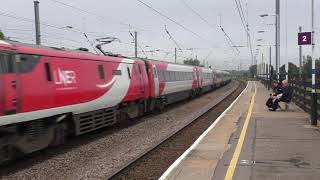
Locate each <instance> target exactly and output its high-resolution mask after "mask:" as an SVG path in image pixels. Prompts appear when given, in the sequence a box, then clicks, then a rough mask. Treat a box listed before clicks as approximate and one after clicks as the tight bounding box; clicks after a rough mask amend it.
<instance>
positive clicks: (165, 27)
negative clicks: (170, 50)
mask: <svg viewBox="0 0 320 180" xmlns="http://www.w3.org/2000/svg"><path fill="white" fill-rule="evenodd" d="M164 29H165V31H166V33H167V34H168V36H169V38H170V39H171V40H172V41H173V42H174V43H175V45H176V46H177V48H178V49H179V50H180V51H181V52H182V49H181V46H180V45H179V44H178V42H177V41H176V40H175V39H174V38H173V37H172V35H171V34H170V32H169V31H168V29H167V26H164Z"/></svg>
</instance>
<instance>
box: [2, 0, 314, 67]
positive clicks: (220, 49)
mask: <svg viewBox="0 0 320 180" xmlns="http://www.w3.org/2000/svg"><path fill="white" fill-rule="evenodd" d="M57 1H60V2H64V3H65V4H67V5H71V6H73V7H75V8H71V7H68V6H66V5H63V4H60V3H58V2H57ZM142 1H143V2H145V3H147V4H149V5H150V6H152V7H153V8H154V9H156V10H158V11H160V12H161V13H163V14H164V15H166V16H168V17H169V18H171V19H173V20H174V21H176V22H178V23H180V24H181V25H183V26H184V27H186V29H188V30H189V31H188V30H186V29H183V28H182V27H180V26H178V25H176V24H175V23H173V22H171V21H169V20H168V19H166V18H164V17H161V16H160V15H159V14H157V13H155V12H154V11H152V10H151V9H149V8H147V7H146V6H144V5H142V4H141V3H140V2H139V1H138V0H113V1H112V0H105V1H102V0H90V1H89V0H40V16H41V22H42V25H41V35H42V42H43V43H42V44H43V45H48V46H58V47H60V46H63V47H68V48H77V47H87V48H89V49H90V44H89V43H88V42H87V40H86V39H85V37H84V35H83V34H82V33H83V32H86V33H87V34H88V37H89V39H90V40H91V41H94V40H95V39H96V38H97V37H107V36H112V37H117V38H119V39H120V41H121V42H114V43H112V44H109V45H106V46H105V47H104V49H105V50H108V51H111V52H114V53H120V54H123V55H126V56H133V55H134V44H133V43H132V41H133V38H132V37H131V35H130V33H129V31H131V32H134V31H137V32H138V39H139V45H140V47H141V48H139V56H142V57H144V56H145V55H144V53H143V52H142V51H141V49H143V50H144V51H145V53H146V56H147V57H148V58H154V59H160V60H166V61H174V48H175V47H176V45H175V43H174V42H173V41H172V40H170V39H169V36H168V34H166V31H165V26H166V27H167V29H168V31H169V32H170V34H171V35H172V37H173V38H174V40H175V41H176V42H177V43H178V45H179V46H180V47H181V49H182V51H178V61H180V62H182V61H183V60H184V59H185V58H188V57H193V58H194V57H195V56H197V57H198V59H199V60H200V61H201V62H202V61H203V60H204V59H206V60H207V61H208V62H209V64H211V65H213V66H214V67H215V68H217V69H234V68H236V67H237V66H238V64H239V63H240V62H241V63H242V67H243V68H247V67H248V66H249V65H250V64H251V55H250V51H249V49H248V47H247V38H246V33H245V31H244V28H243V26H242V24H241V20H240V17H239V14H238V11H237V7H236V3H235V0H184V1H183V0H142ZM287 1H288V2H287ZM184 2H185V3H184ZM241 4H242V7H243V10H244V13H245V14H246V15H248V21H249V28H250V32H251V41H252V49H253V52H255V51H256V49H257V46H256V45H257V44H259V42H257V39H263V42H261V43H262V44H264V45H274V34H275V32H274V29H275V28H274V26H273V25H266V24H272V23H274V17H272V16H270V17H265V18H261V17H259V15H260V14H270V15H272V14H274V6H275V1H274V0H241ZM187 5H188V6H189V8H188V7H187ZM315 5H316V8H315V9H316V17H315V21H316V22H315V25H316V30H315V31H316V33H317V31H320V23H318V22H320V18H319V14H318V13H317V10H319V9H320V3H319V1H317V2H316V4H315ZM190 7H191V8H192V9H193V10H194V11H195V12H196V13H198V14H200V15H201V17H202V18H203V19H204V20H205V21H207V22H208V23H206V22H204V20H203V19H201V18H200V17H199V16H198V15H197V14H195V13H194V12H192V10H191V9H190ZM76 8H78V9H76ZM286 10H287V11H286ZM310 10H311V0H281V64H282V63H285V62H286V61H287V60H286V59H288V60H289V61H291V62H294V63H296V64H297V62H298V46H297V32H298V27H299V26H302V27H303V30H306V31H310V29H311V12H310ZM247 13H248V14H247ZM8 16H10V17H8ZM12 17H15V18H16V19H14V18H12ZM220 17H221V26H222V27H223V28H224V30H225V32H226V33H227V34H228V35H229V36H230V38H231V39H232V41H233V42H234V44H235V45H236V46H243V47H239V50H240V54H238V53H237V52H236V51H235V50H234V49H232V48H231V47H230V44H229V43H228V41H227V40H226V38H225V36H224V35H223V33H222V31H221V30H219V28H218V27H219V24H220ZM246 18H247V17H246ZM33 19H34V10H33V0H10V1H9V0H4V2H2V6H1V7H0V29H1V30H2V31H3V32H4V33H5V35H6V36H7V37H11V38H12V39H15V40H18V41H21V42H28V43H34V42H35V40H34V39H35V35H34V34H35V33H34V23H33V22H32V21H31V22H30V21H29V20H33ZM129 25H130V26H129ZM67 26H69V28H67ZM56 27H58V28H56ZM70 27H72V28H71V29H70ZM259 30H263V31H265V33H262V34H258V33H257V31H259ZM190 31H192V32H193V33H192V32H190ZM317 36H318V34H316V37H315V40H316V44H318V43H317V41H318V39H319V38H318V37H317ZM191 49H193V50H191ZM259 49H260V50H259V55H258V56H259V58H258V62H259V61H261V57H262V53H263V54H264V56H265V57H266V58H269V57H268V56H269V53H268V48H267V47H261V48H259ZM303 49H304V54H309V53H310V49H311V47H307V46H306V47H304V48H303ZM154 50H158V51H156V52H154V53H152V52H150V51H154ZM272 50H273V51H274V48H273V49H272ZM91 51H92V48H91ZM319 54H320V49H319V46H317V45H316V56H318V55H319ZM273 56H274V53H273ZM273 61H274V58H273Z"/></svg>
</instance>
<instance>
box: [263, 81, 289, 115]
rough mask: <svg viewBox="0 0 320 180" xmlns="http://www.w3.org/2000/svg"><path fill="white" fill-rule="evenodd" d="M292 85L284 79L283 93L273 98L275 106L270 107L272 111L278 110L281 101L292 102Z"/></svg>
mask: <svg viewBox="0 0 320 180" xmlns="http://www.w3.org/2000/svg"><path fill="white" fill-rule="evenodd" d="M292 93H293V90H292V87H291V86H290V85H289V83H288V81H287V80H284V81H282V93H281V94H278V95H277V96H276V97H275V98H274V100H273V106H272V107H271V108H269V110H270V111H276V110H277V109H278V107H280V106H279V102H290V101H291V98H292Z"/></svg>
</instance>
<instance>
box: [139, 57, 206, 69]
mask: <svg viewBox="0 0 320 180" xmlns="http://www.w3.org/2000/svg"><path fill="white" fill-rule="evenodd" d="M135 59H140V58H135ZM141 59H143V60H146V61H152V62H156V63H166V64H176V65H181V66H189V67H200V68H204V69H208V70H212V69H211V68H206V67H201V66H194V65H189V64H178V63H173V62H168V61H164V60H156V59H147V58H141Z"/></svg>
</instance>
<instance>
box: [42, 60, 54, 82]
mask: <svg viewBox="0 0 320 180" xmlns="http://www.w3.org/2000/svg"><path fill="white" fill-rule="evenodd" d="M44 69H45V71H46V76H47V81H52V78H51V70H50V64H49V63H44Z"/></svg>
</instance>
